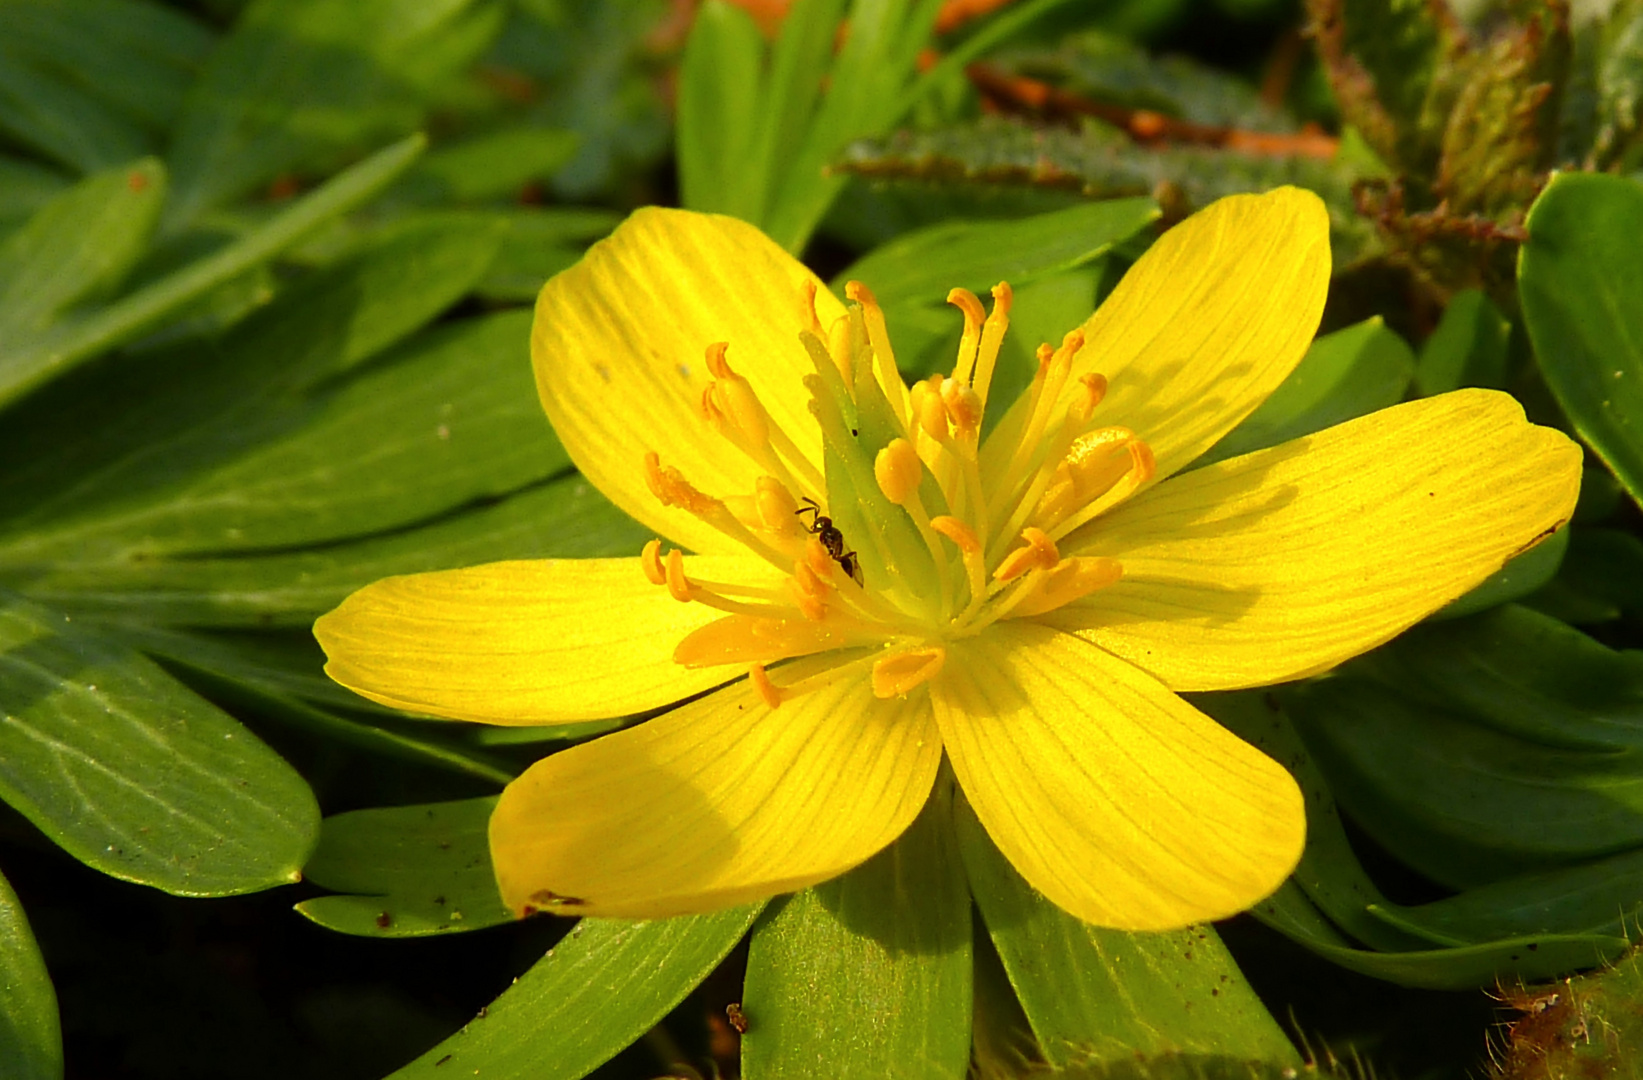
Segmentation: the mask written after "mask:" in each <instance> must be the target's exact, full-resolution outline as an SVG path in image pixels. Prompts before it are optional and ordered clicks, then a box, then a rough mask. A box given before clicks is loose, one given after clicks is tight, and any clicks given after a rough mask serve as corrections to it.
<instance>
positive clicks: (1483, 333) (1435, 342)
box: [1415, 289, 1512, 397]
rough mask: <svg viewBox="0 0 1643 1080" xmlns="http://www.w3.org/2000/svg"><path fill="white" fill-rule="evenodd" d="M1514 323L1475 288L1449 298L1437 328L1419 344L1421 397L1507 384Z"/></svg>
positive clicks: (1417, 381)
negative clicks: (1507, 346)
mask: <svg viewBox="0 0 1643 1080" xmlns="http://www.w3.org/2000/svg"><path fill="white" fill-rule="evenodd" d="M1511 332H1512V324H1511V323H1510V322H1508V321H1507V319H1506V317H1505V316H1504V315H1502V314H1501V313H1500V310H1499V309H1498V308H1496V307H1495V305H1494V304H1493V303H1491V302H1490V300H1489V298H1488V297H1487V296H1485V295H1484V294H1483V293H1482V292H1480V291H1478V290H1477V289H1463V290H1462V291H1460V292H1458V293H1456V294H1455V295H1454V296H1453V297H1451V298H1450V300H1449V306H1448V307H1446V308H1444V309H1443V318H1442V319H1441V320H1439V322H1438V326H1437V329H1436V330H1433V331H1432V335H1431V336H1430V337H1428V338H1427V339H1426V341H1425V342H1424V343H1422V345H1421V353H1420V360H1419V361H1418V362H1417V363H1416V365H1415V389H1416V390H1417V391H1419V392H1420V393H1421V394H1422V395H1423V396H1427V397H1429V396H1431V395H1433V394H1443V393H1447V392H1448V391H1450V390H1458V389H1460V388H1461V387H1463V386H1486V387H1490V388H1491V389H1495V390H1504V389H1505V388H1506V342H1507V338H1509V337H1510V336H1511Z"/></svg>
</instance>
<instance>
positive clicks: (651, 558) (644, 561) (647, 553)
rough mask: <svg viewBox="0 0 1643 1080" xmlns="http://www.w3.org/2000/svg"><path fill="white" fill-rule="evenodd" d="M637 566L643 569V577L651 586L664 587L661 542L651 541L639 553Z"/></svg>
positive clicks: (665, 575)
mask: <svg viewBox="0 0 1643 1080" xmlns="http://www.w3.org/2000/svg"><path fill="white" fill-rule="evenodd" d="M639 565H640V566H642V567H644V570H645V577H646V578H647V579H649V581H650V583H651V584H652V585H666V584H667V571H666V570H664V569H663V568H662V542H661V541H660V540H652V541H650V543H648V544H646V545H645V549H644V550H643V551H641V552H640V553H639Z"/></svg>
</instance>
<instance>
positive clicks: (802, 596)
mask: <svg viewBox="0 0 1643 1080" xmlns="http://www.w3.org/2000/svg"><path fill="white" fill-rule="evenodd" d="M787 586H788V591H789V592H791V593H792V594H793V599H794V602H795V603H797V604H798V606H799V610H800V611H801V612H803V613H804V617H805V618H807V619H809V620H810V621H811V622H821V621H822V620H823V619H825V618H826V617H827V603H826V600H827V597H828V595H829V594H830V591H831V590H830V589H829V588H828V586H827V583H826V582H824V581H822V579H821V578H819V577H817V576H816V572H815V571H814V570H812V569H810V567H809V566H807V565H805V564H804V563H802V562H798V563H794V564H793V576H792V577H791V578H789V579H788V582H787Z"/></svg>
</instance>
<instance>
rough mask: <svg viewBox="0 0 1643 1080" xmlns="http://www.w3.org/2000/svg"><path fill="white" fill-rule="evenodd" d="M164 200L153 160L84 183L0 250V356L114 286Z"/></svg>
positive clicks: (162, 180) (161, 173) (162, 181)
mask: <svg viewBox="0 0 1643 1080" xmlns="http://www.w3.org/2000/svg"><path fill="white" fill-rule="evenodd" d="M164 199H165V167H164V166H163V165H161V164H160V163H159V162H158V161H156V160H154V159H153V158H148V159H145V160H143V161H138V162H135V163H134V164H131V165H126V166H122V167H120V168H118V169H111V170H109V171H107V172H102V173H98V174H97V175H96V176H91V177H88V178H86V179H85V180H82V181H81V182H80V183H78V184H76V185H75V186H74V187H72V188H70V189H68V190H67V191H65V192H63V193H62V194H61V195H59V196H57V197H56V198H55V199H53V200H52V201H51V202H49V203H47V204H46V205H45V206H43V207H41V209H40V210H39V212H38V213H36V214H35V215H34V216H33V217H32V218H30V219H29V221H28V223H27V224H26V225H24V226H23V227H22V228H21V229H19V230H17V231H16V232H14V233H12V234H11V236H10V237H8V238H7V239H6V241H5V243H4V244H3V245H0V343H3V345H0V349H3V351H4V352H6V353H10V352H14V351H16V350H18V349H19V348H21V347H23V346H24V345H25V343H26V342H27V340H28V339H30V338H35V337H38V336H39V335H40V334H41V333H42V332H43V331H45V330H46V329H47V328H48V327H50V326H51V324H52V323H54V322H56V321H57V319H58V317H59V316H61V315H62V314H63V312H64V311H65V310H67V309H68V308H69V307H70V306H71V305H73V304H77V303H82V302H84V301H86V300H88V299H91V298H92V297H93V296H94V295H95V294H97V293H99V292H107V291H110V290H111V289H112V288H113V287H114V286H115V285H117V284H118V283H119V280H120V278H121V277H123V276H124V275H125V273H126V271H127V270H129V269H130V268H131V265H132V264H133V263H134V262H136V261H137V258H138V256H140V255H141V254H142V253H143V250H144V248H145V247H146V246H147V244H148V237H149V234H150V233H151V232H152V231H153V229H154V221H155V219H156V217H157V216H158V214H159V212H160V204H161V203H162V202H163V201H164ZM0 363H3V361H0Z"/></svg>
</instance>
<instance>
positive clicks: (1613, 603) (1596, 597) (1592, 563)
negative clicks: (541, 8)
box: [1526, 526, 1643, 622]
mask: <svg viewBox="0 0 1643 1080" xmlns="http://www.w3.org/2000/svg"><path fill="white" fill-rule="evenodd" d="M1567 532H1568V533H1569V551H1568V554H1567V555H1566V556H1565V557H1564V560H1563V565H1562V567H1561V569H1559V570H1558V574H1557V579H1556V580H1555V581H1554V583H1553V587H1552V589H1548V590H1546V591H1545V592H1542V593H1538V594H1536V595H1535V596H1532V597H1530V598H1529V599H1528V601H1526V602H1527V603H1528V604H1530V605H1531V606H1533V607H1536V608H1543V604H1544V602H1545V600H1546V599H1547V594H1548V593H1551V592H1553V591H1554V590H1555V593H1556V602H1557V603H1559V604H1560V605H1561V606H1564V607H1567V606H1568V605H1569V604H1570V603H1571V602H1577V603H1581V602H1583V603H1584V604H1586V605H1589V606H1590V607H1592V608H1595V609H1597V610H1596V612H1588V613H1587V617H1586V618H1584V619H1582V620H1580V621H1583V622H1607V621H1609V620H1612V619H1618V618H1619V617H1620V616H1621V614H1622V613H1625V614H1628V615H1634V614H1643V540H1639V539H1638V538H1637V537H1636V536H1634V535H1632V534H1631V533H1629V532H1626V531H1625V530H1623V529H1590V528H1580V527H1579V526H1576V527H1574V528H1572V529H1569V530H1567ZM1566 621H1575V620H1566Z"/></svg>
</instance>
